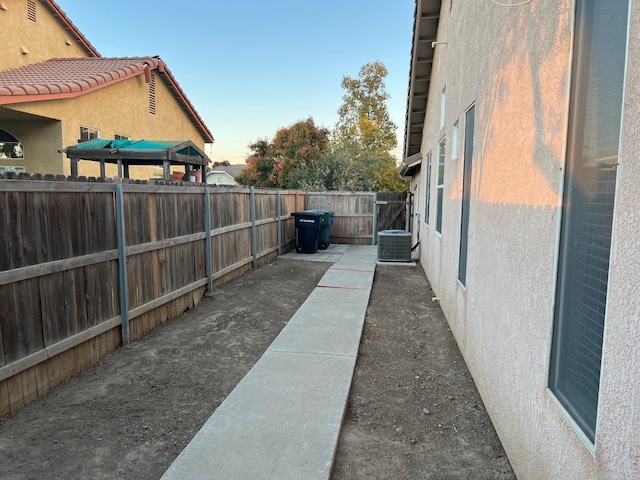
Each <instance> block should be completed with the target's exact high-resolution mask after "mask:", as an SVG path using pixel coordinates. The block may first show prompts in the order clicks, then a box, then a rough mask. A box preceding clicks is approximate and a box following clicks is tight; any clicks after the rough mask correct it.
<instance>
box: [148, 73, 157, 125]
mask: <svg viewBox="0 0 640 480" xmlns="http://www.w3.org/2000/svg"><path fill="white" fill-rule="evenodd" d="M149 113H150V114H151V115H155V114H156V76H155V75H154V74H151V81H150V82H149Z"/></svg>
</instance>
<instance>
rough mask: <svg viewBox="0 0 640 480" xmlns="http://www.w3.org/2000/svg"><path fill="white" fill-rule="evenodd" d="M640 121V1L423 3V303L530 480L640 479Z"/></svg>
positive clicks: (417, 114) (418, 220) (419, 47)
mask: <svg viewBox="0 0 640 480" xmlns="http://www.w3.org/2000/svg"><path fill="white" fill-rule="evenodd" d="M499 4H519V5H517V6H512V7H507V6H501V5H499ZM432 42H434V43H432ZM638 119H640V2H637V1H631V0H610V1H607V2H594V1H591V0H544V1H539V0H533V1H532V2H528V3H524V4H523V3H522V2H520V1H519V0H518V1H515V0H514V1H511V0H496V1H490V0H482V1H480V0H465V1H460V0H456V1H453V0H417V2H416V10H415V24H414V32H413V46H412V57H411V70H410V79H409V95H408V102H407V117H406V138H405V150H404V161H403V164H402V166H401V169H400V172H401V174H403V175H405V176H410V177H411V183H412V185H411V190H412V192H413V193H414V194H415V197H414V200H415V201H414V206H415V213H416V215H415V218H414V222H413V226H414V235H415V237H416V238H418V237H419V239H420V262H421V264H422V266H423V267H424V270H425V272H426V274H427V276H428V278H429V281H430V283H431V285H432V287H433V293H430V292H415V294H416V295H432V296H434V297H437V298H438V299H439V303H440V305H441V307H442V309H443V311H444V313H445V315H446V317H447V319H448V321H449V324H450V326H451V330H452V332H453V334H454V335H455V338H456V340H457V342H458V345H459V347H460V350H461V351H462V354H463V356H464V358H465V361H466V363H467V365H468V367H469V369H470V371H471V373H472V375H473V378H474V380H475V383H476V385H477V387H478V389H479V391H480V394H481V395H482V399H483V401H484V403H485V405H486V408H487V410H488V411H489V413H490V415H491V418H492V420H493V423H494V425H495V428H496V430H497V432H498V434H499V436H500V439H501V440H502V443H503V445H504V447H505V449H506V452H507V455H508V456H509V459H510V461H511V463H512V465H513V467H514V469H515V472H516V474H517V475H518V478H519V479H535V480H544V479H560V478H562V479H631V478H640V435H638V433H637V432H638V431H640V414H639V413H638V412H639V411H640V296H639V295H638V293H637V287H638V284H639V283H640V214H639V213H638V212H640V162H639V161H638V159H637V152H638V151H639V150H640V137H639V136H638V131H639V130H640V123H639V120H638Z"/></svg>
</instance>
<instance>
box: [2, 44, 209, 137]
mask: <svg viewBox="0 0 640 480" xmlns="http://www.w3.org/2000/svg"><path fill="white" fill-rule="evenodd" d="M147 67H149V68H151V69H152V70H156V69H157V70H159V71H160V72H161V73H162V74H163V75H164V77H165V79H166V81H167V83H168V85H169V87H170V88H172V89H173V90H174V94H175V96H176V97H177V98H178V99H179V100H180V102H181V103H182V105H183V108H184V110H185V111H186V112H187V114H188V115H189V116H190V117H191V118H192V119H193V121H194V122H195V123H196V124H197V126H198V127H199V128H200V130H201V132H202V133H203V135H204V137H205V138H206V141H208V142H213V136H212V135H211V132H210V131H209V129H208V128H207V126H206V125H205V123H204V121H203V120H202V118H201V117H200V115H198V112H197V111H196V110H195V108H194V106H193V105H192V104H191V102H190V101H189V99H188V98H187V96H186V94H185V93H184V91H183V90H182V88H181V87H180V85H179V84H178V82H177V80H176V79H175V77H174V76H173V75H172V73H171V71H170V70H169V69H168V68H167V67H166V65H165V64H164V62H163V61H162V60H161V59H160V58H159V57H120V58H105V57H97V58H54V59H51V60H47V61H46V62H42V63H35V64H32V65H25V66H24V67H19V68H14V69H10V70H5V71H2V72H0V104H2V103H4V104H10V103H18V102H24V101H38V96H39V95H45V96H47V99H51V95H60V98H66V97H69V96H75V95H80V94H82V93H83V92H86V91H90V90H93V89H95V88H100V86H106V85H108V84H110V83H113V82H117V81H120V80H125V79H127V78H131V77H134V76H136V75H139V74H141V73H143V72H144V71H145V69H146V68H147ZM8 97H9V98H8ZM10 97H16V98H15V99H12V98H10ZM17 97H21V98H17Z"/></svg>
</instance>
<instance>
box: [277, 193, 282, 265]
mask: <svg viewBox="0 0 640 480" xmlns="http://www.w3.org/2000/svg"><path fill="white" fill-rule="evenodd" d="M276 202H277V204H276V215H277V216H278V256H280V255H282V222H281V220H280V217H281V216H282V205H280V190H278V191H276Z"/></svg>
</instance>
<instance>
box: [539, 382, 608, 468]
mask: <svg viewBox="0 0 640 480" xmlns="http://www.w3.org/2000/svg"><path fill="white" fill-rule="evenodd" d="M545 390H546V392H547V394H548V395H549V396H550V397H551V400H553V403H554V404H555V405H556V407H558V408H559V409H560V413H561V414H562V415H563V416H564V417H565V418H566V419H567V421H568V422H569V425H571V428H573V430H574V431H575V432H576V434H577V435H578V438H580V440H582V443H584V445H585V446H586V447H587V450H589V452H590V453H591V455H593V456H594V457H595V456H596V446H595V444H593V443H591V440H589V437H587V435H586V434H585V433H584V431H583V430H582V428H580V425H578V424H577V423H576V421H575V420H574V419H573V417H572V416H571V414H570V413H569V412H568V411H567V409H566V408H564V405H562V402H561V401H560V400H558V397H556V395H555V393H553V391H552V390H551V389H550V388H549V387H547V388H545ZM596 431H597V430H596Z"/></svg>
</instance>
